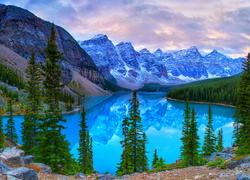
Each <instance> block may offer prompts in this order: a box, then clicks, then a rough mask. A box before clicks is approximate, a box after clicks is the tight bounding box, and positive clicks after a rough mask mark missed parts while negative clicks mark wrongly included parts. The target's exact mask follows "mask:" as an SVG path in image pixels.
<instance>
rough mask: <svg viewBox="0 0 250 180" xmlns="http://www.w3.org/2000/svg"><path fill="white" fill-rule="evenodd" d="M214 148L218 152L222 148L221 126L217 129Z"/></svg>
mask: <svg viewBox="0 0 250 180" xmlns="http://www.w3.org/2000/svg"><path fill="white" fill-rule="evenodd" d="M216 149H217V151H218V152H220V151H222V150H223V149H224V147H223V129H222V128H221V129H219V131H218V136H217V145H216Z"/></svg>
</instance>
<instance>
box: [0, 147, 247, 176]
mask: <svg viewBox="0 0 250 180" xmlns="http://www.w3.org/2000/svg"><path fill="white" fill-rule="evenodd" d="M10 145H12V144H10ZM18 148H19V147H18V146H17V147H16V146H14V147H8V148H5V149H0V179H1V180H38V179H41V180H82V179H86V180H94V179H99V180H108V179H117V180H139V179H144V180H212V179H213V180H250V155H246V156H243V157H236V155H235V154H234V153H233V148H226V149H224V150H223V151H222V152H217V153H213V154H212V155H211V156H209V157H206V158H207V159H209V161H210V162H211V161H215V160H216V158H221V159H223V160H224V161H225V163H224V169H221V168H220V167H218V165H217V166H213V167H207V166H198V167H188V168H183V169H173V170H167V171H162V172H157V173H150V174H149V173H134V174H130V175H124V176H121V177H116V176H114V175H112V174H100V173H98V172H96V173H95V174H92V175H88V176H86V175H84V174H82V173H78V174H76V175H70V176H67V175H62V174H54V173H52V171H51V168H50V167H49V166H47V165H45V164H42V163H34V162H33V161H34V159H35V157H34V156H31V155H28V156H25V152H24V151H22V150H21V149H18Z"/></svg>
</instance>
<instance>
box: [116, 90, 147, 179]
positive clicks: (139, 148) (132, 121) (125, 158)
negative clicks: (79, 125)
mask: <svg viewBox="0 0 250 180" xmlns="http://www.w3.org/2000/svg"><path fill="white" fill-rule="evenodd" d="M129 101H130V109H129V111H128V114H129V117H127V118H124V120H123V135H124V140H123V141H121V144H122V147H123V152H122V155H121V162H120V163H119V167H118V170H117V174H118V175H123V174H131V173H133V172H142V171H144V170H145V169H147V167H148V159H147V156H146V147H145V144H146V142H147V140H146V134H145V133H144V132H143V130H142V124H141V116H140V110H139V105H140V103H139V100H138V98H137V93H136V91H134V92H133V97H132V99H131V100H129Z"/></svg>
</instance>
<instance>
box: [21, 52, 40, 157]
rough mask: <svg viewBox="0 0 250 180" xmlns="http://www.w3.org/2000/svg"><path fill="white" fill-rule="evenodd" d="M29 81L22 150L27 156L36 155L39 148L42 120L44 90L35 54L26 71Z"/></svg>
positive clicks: (26, 89)
mask: <svg viewBox="0 0 250 180" xmlns="http://www.w3.org/2000/svg"><path fill="white" fill-rule="evenodd" d="M25 72H26V74H27V79H28V81H27V82H26V86H25V92H26V93H27V97H26V98H25V101H26V113H25V115H24V122H23V123H22V141H23V145H22V149H23V150H24V151H25V153H26V154H34V149H33V148H34V147H35V146H37V129H38V122H39V119H41V118H42V116H41V111H42V109H43V106H42V97H41V96H42V95H41V94H42V90H41V80H42V79H41V70H40V68H39V65H38V63H36V58H35V54H34V53H32V55H31V57H30V60H29V62H28V67H27V69H26V70H25Z"/></svg>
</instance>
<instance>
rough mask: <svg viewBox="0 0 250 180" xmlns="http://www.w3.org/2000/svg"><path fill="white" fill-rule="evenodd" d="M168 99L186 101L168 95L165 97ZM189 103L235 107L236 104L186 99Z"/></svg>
mask: <svg viewBox="0 0 250 180" xmlns="http://www.w3.org/2000/svg"><path fill="white" fill-rule="evenodd" d="M165 98H166V99H168V100H171V101H177V102H186V101H184V100H180V99H174V98H169V97H165ZM188 102H189V103H195V104H213V105H219V106H227V107H233V108H236V106H234V105H230V104H223V103H212V102H201V101H188Z"/></svg>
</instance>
